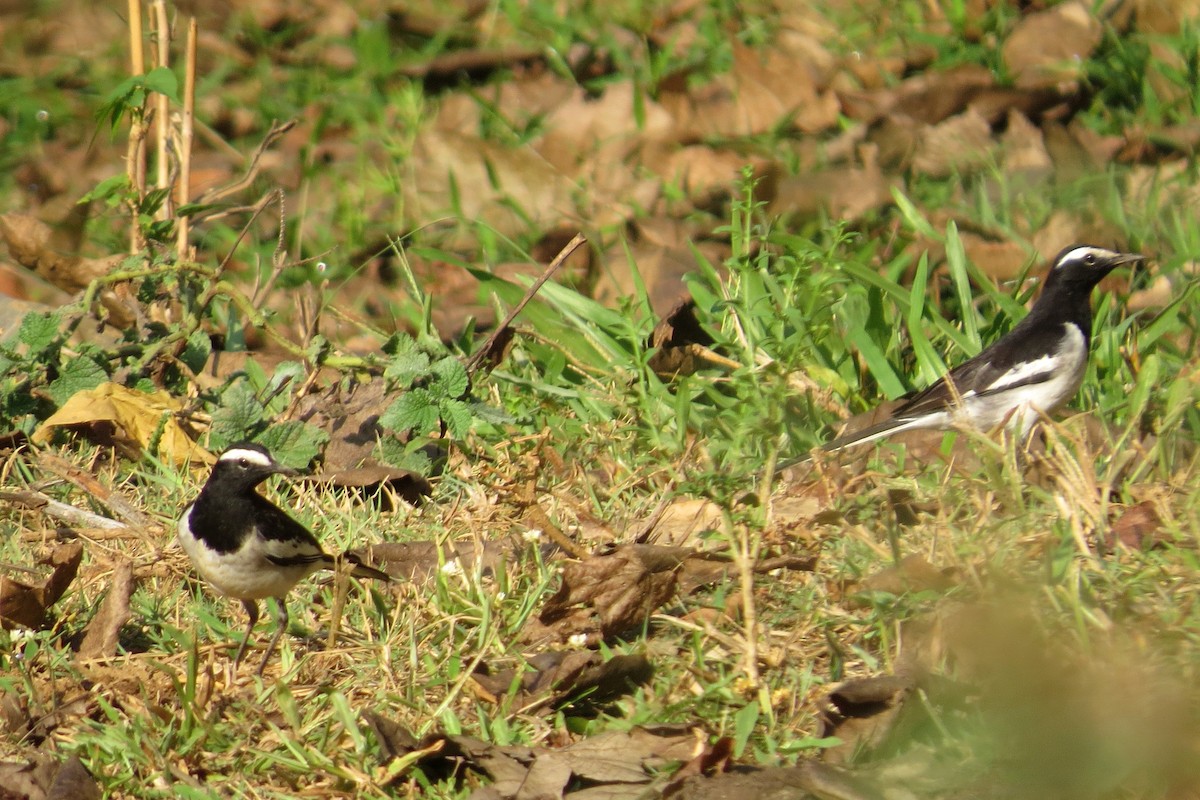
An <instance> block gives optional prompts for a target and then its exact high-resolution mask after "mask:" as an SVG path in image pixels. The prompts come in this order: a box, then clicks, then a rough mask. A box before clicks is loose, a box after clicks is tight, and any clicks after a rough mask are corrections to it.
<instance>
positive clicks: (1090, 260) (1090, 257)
mask: <svg viewBox="0 0 1200 800" xmlns="http://www.w3.org/2000/svg"><path fill="white" fill-rule="evenodd" d="M1083 263H1085V264H1087V265H1088V266H1089V267H1094V266H1096V254H1095V253H1088V254H1087V255H1085V256H1084V257H1083Z"/></svg>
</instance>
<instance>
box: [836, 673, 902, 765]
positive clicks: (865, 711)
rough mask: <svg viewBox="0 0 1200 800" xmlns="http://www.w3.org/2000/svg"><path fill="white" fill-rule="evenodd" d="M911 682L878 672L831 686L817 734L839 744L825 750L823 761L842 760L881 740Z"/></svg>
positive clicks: (892, 721)
mask: <svg viewBox="0 0 1200 800" xmlns="http://www.w3.org/2000/svg"><path fill="white" fill-rule="evenodd" d="M914 685H915V684H914V681H913V680H912V678H911V677H909V676H905V675H879V676H875V677H870V678H855V679H853V680H849V681H846V682H844V683H842V684H839V685H838V686H837V687H836V688H834V689H833V691H831V692H830V693H829V695H828V696H827V697H826V705H825V707H824V708H823V709H822V711H821V716H820V724H821V728H820V735H821V736H822V737H828V736H836V737H838V738H839V739H841V740H842V743H841V744H840V745H838V746H837V747H835V748H831V749H829V750H826V751H825V758H826V760H831V761H844V760H847V759H849V758H850V757H851V756H852V755H853V754H854V753H856V752H859V751H861V750H863V749H867V750H870V749H872V748H874V747H876V746H878V745H879V744H880V743H881V742H883V740H884V739H885V738H886V737H887V736H888V734H889V733H891V731H892V727H893V725H894V724H895V722H896V717H897V714H898V713H899V711H900V708H901V706H902V705H903V703H904V701H905V700H906V699H907V698H908V695H909V692H910V691H911V690H912V689H913V687H914Z"/></svg>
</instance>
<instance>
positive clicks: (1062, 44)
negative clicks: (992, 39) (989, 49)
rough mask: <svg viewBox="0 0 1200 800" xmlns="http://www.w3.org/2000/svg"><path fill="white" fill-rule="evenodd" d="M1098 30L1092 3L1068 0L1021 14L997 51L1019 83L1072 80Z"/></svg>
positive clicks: (1097, 39)
mask: <svg viewBox="0 0 1200 800" xmlns="http://www.w3.org/2000/svg"><path fill="white" fill-rule="evenodd" d="M1101 33H1102V29H1101V25H1100V20H1098V19H1096V17H1095V16H1094V15H1093V13H1092V10H1091V7H1090V6H1089V5H1088V4H1086V3H1083V2H1079V0H1070V2H1066V3H1059V4H1057V5H1055V6H1051V7H1050V8H1048V9H1046V10H1045V11H1035V12H1034V13H1032V14H1028V15H1026V16H1024V17H1022V18H1021V20H1020V21H1019V22H1018V23H1017V25H1016V27H1014V28H1013V30H1012V33H1010V34H1009V35H1008V38H1006V39H1005V40H1004V44H1003V45H1002V46H1001V48H1000V55H1001V57H1002V58H1003V59H1004V65H1005V67H1006V68H1007V70H1008V74H1009V75H1012V76H1013V80H1014V82H1015V83H1016V85H1017V86H1018V87H1023V88H1029V87H1037V86H1047V85H1055V84H1059V83H1064V82H1073V81H1075V80H1077V79H1078V78H1079V77H1080V76H1081V74H1082V70H1083V63H1084V60H1085V59H1086V58H1087V57H1088V56H1090V55H1091V54H1092V52H1093V51H1094V50H1095V49H1096V47H1097V45H1099V44H1100V37H1101Z"/></svg>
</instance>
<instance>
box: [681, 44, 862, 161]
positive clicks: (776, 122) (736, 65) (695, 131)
mask: <svg viewBox="0 0 1200 800" xmlns="http://www.w3.org/2000/svg"><path fill="white" fill-rule="evenodd" d="M794 58H795V56H794V55H793V54H788V53H785V52H783V51H779V50H767V51H766V53H765V54H764V53H762V52H759V51H757V50H754V49H752V48H749V47H746V46H744V45H741V44H734V47H733V67H732V69H731V70H730V71H729V72H728V73H725V74H722V75H719V76H717V77H716V78H714V79H713V80H712V81H711V82H710V83H708V84H707V85H705V86H702V87H699V88H691V87H689V86H688V81H687V79H686V76H682V75H680V76H675V77H673V78H669V79H668V80H666V81H664V82H663V84H662V85H661V86H660V87H659V99H660V102H661V103H662V105H663V108H665V109H666V110H667V111H668V112H669V113H670V114H671V116H672V117H673V118H674V120H675V127H676V130H677V131H678V132H679V135H680V137H682V139H683V141H684V142H694V141H699V140H701V139H705V138H709V137H714V136H715V137H722V138H725V137H729V138H736V137H741V136H754V135H758V134H763V133H768V132H770V131H772V130H775V129H776V128H778V127H779V126H780V125H781V124H782V123H784V122H788V123H789V124H790V126H791V127H794V128H796V129H797V130H800V131H802V132H804V133H817V132H820V131H824V130H828V129H830V128H832V127H833V126H834V125H836V124H837V120H838V114H839V112H840V108H839V105H838V100H837V97H836V96H835V95H834V93H833V92H831V91H822V90H820V89H819V87H818V76H816V75H814V74H812V73H810V72H809V71H808V70H807V69H806V67H805V65H804V64H802V63H799V62H797V61H794V60H793V59H794Z"/></svg>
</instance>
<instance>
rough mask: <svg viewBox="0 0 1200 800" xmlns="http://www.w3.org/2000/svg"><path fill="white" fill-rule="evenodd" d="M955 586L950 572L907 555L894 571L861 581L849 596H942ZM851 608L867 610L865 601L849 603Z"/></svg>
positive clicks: (886, 571) (880, 573)
mask: <svg viewBox="0 0 1200 800" xmlns="http://www.w3.org/2000/svg"><path fill="white" fill-rule="evenodd" d="M955 583H956V581H955V578H954V574H953V570H948V569H938V568H937V567H935V566H933V565H932V564H930V563H929V562H928V561H926V560H925V559H924V558H923V557H922V556H919V555H910V556H906V557H904V558H903V559H901V561H900V563H899V564H897V565H896V566H894V567H887V568H885V569H882V570H880V571H879V572H876V573H875V574H873V575H870V576H868V577H867V578H864V579H863V580H862V582H860V583H859V584H858V585H857V586H856V587H852V588H850V589H849V590H848V593H874V592H882V593H885V594H892V595H901V594H909V593H912V592H944V591H946V590H947V589H950V588H951V587H952V586H954V585H955ZM851 605H857V606H866V605H869V602H868V601H866V600H863V601H859V602H854V601H852V602H851Z"/></svg>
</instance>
